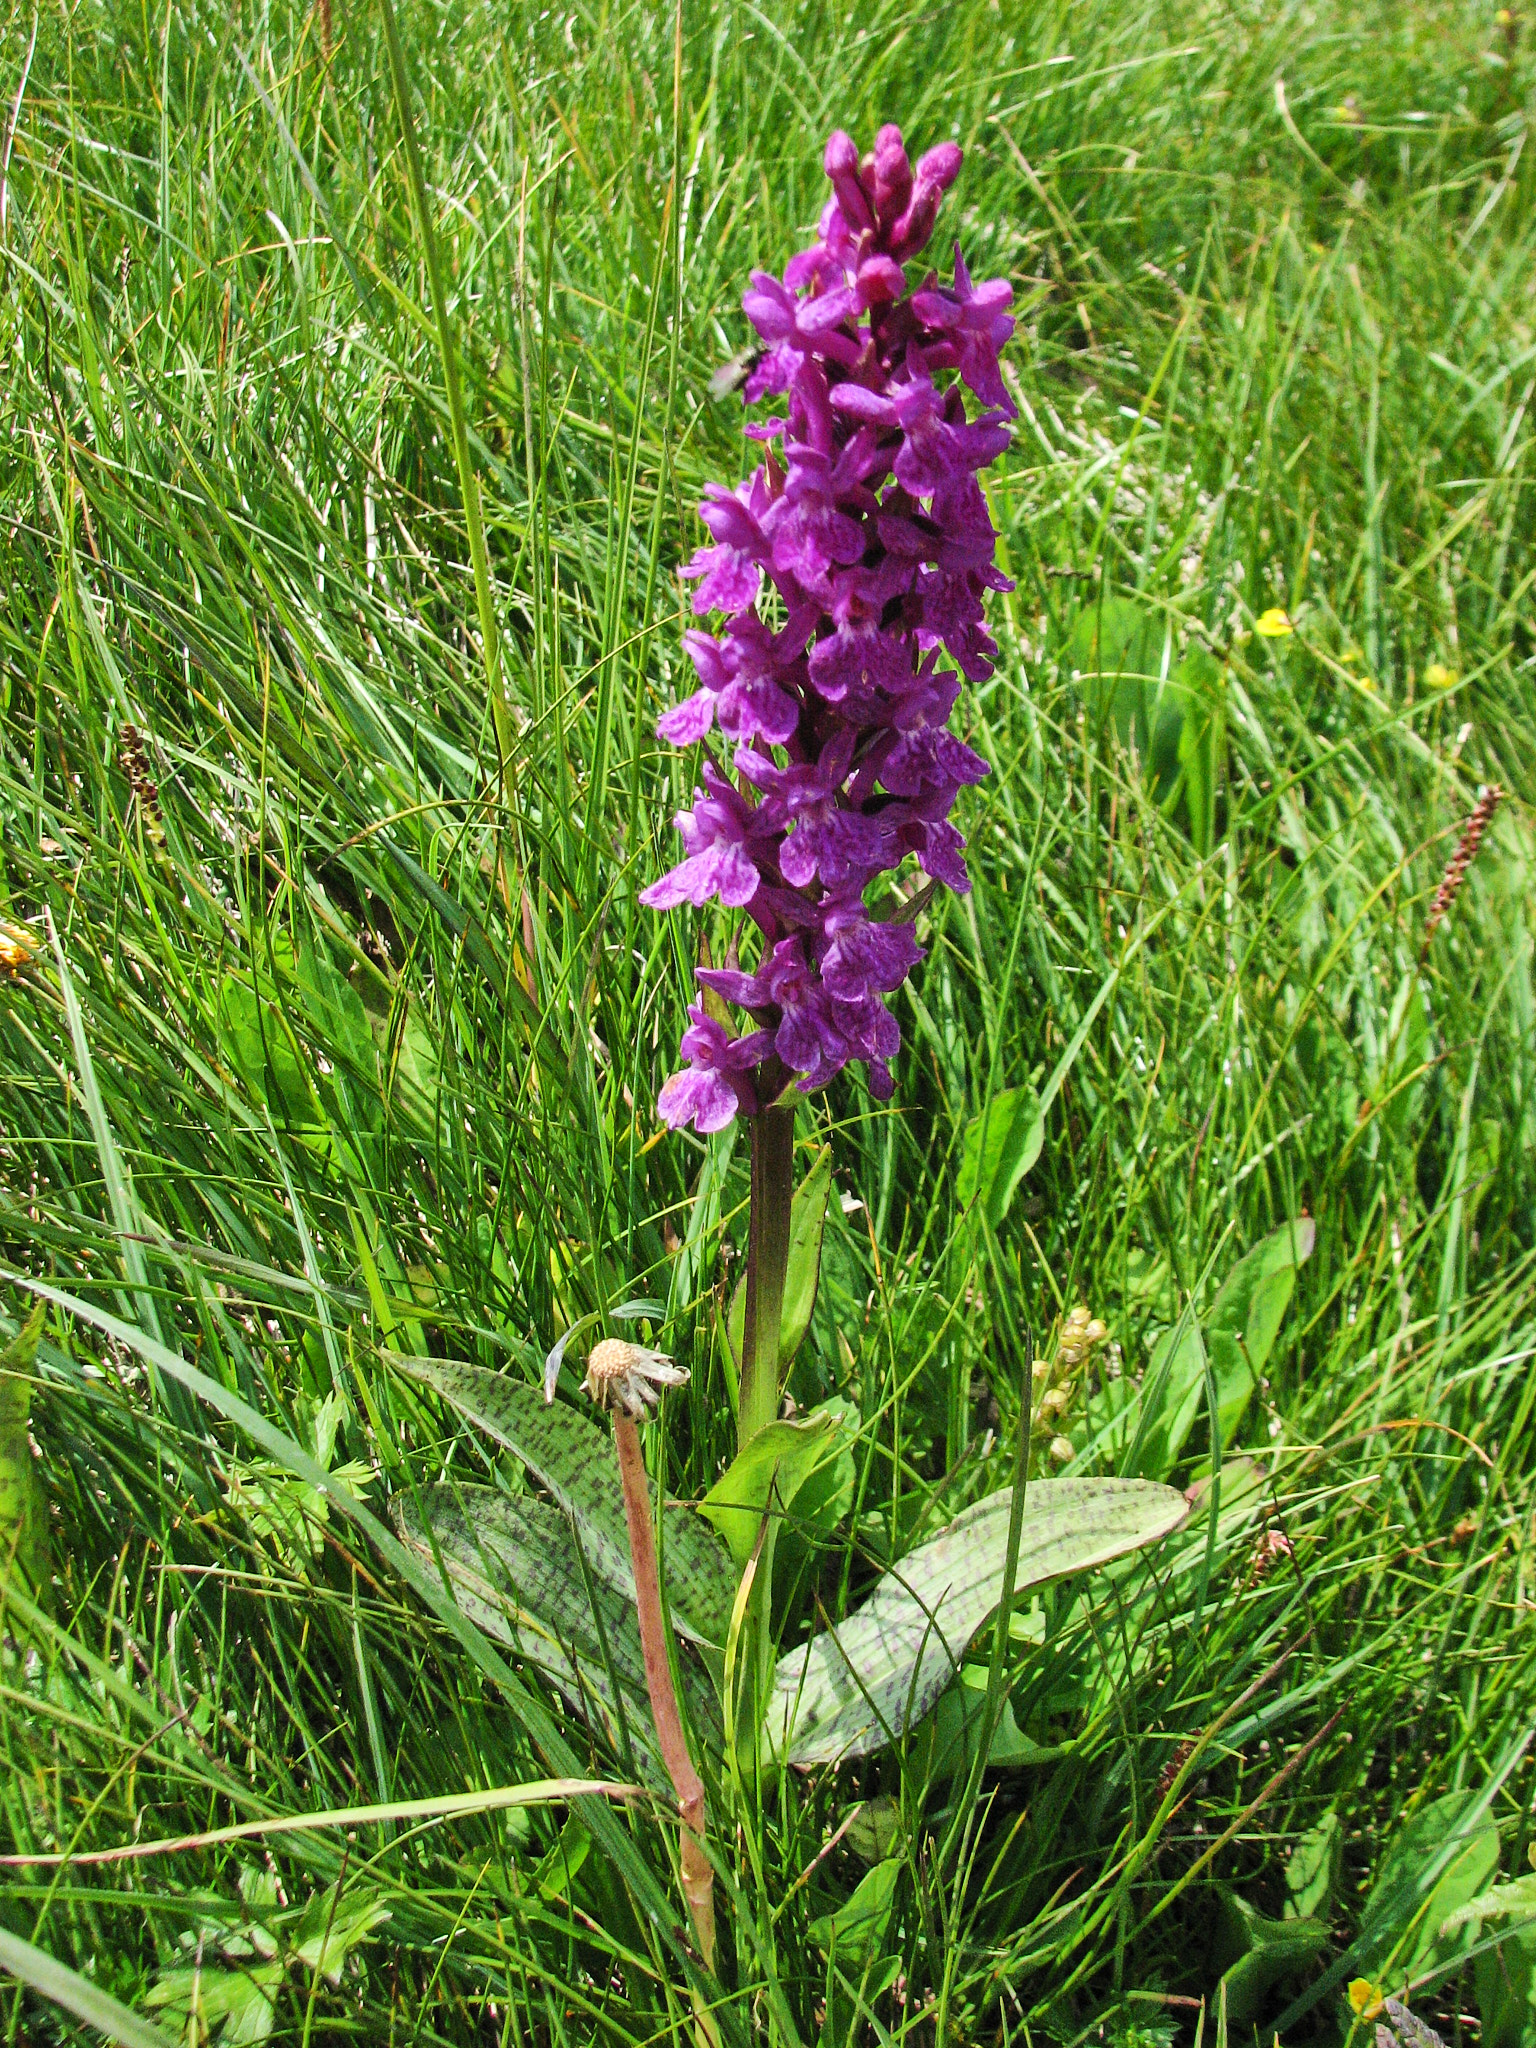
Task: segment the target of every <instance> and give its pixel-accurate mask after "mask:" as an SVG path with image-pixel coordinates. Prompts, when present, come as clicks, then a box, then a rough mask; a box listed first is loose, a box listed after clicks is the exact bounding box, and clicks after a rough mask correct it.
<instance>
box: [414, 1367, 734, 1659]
mask: <svg viewBox="0 0 1536 2048" xmlns="http://www.w3.org/2000/svg"><path fill="white" fill-rule="evenodd" d="M393 1363H395V1364H396V1365H399V1366H400V1367H401V1368H402V1369H403V1370H404V1371H406V1372H408V1373H410V1375H411V1377H412V1378H413V1379H418V1380H421V1381H422V1382H423V1383H424V1384H425V1385H427V1386H429V1387H432V1388H434V1389H435V1390H436V1392H438V1393H439V1394H441V1395H442V1397H443V1399H444V1400H445V1401H451V1402H452V1404H453V1406H454V1407H455V1408H457V1409H458V1410H459V1412H460V1414H461V1415H465V1416H467V1417H468V1418H469V1420H470V1421H471V1422H473V1423H474V1424H475V1425H476V1426H477V1427H478V1428H480V1429H483V1430H484V1431H485V1433H486V1435H487V1436H490V1437H494V1438H495V1440H496V1442H497V1443H499V1444H503V1445H505V1447H506V1448H507V1449H508V1450H509V1451H510V1452H511V1453H512V1455H513V1456H514V1457H515V1458H518V1459H520V1460H521V1462H522V1463H523V1465H524V1466H525V1467H526V1468H527V1470H528V1472H529V1473H530V1474H531V1476H532V1477H533V1478H534V1479H535V1480H536V1481H537V1482H538V1484H539V1485H540V1486H542V1487H543V1489H544V1491H545V1492H546V1493H548V1494H550V1495H551V1496H552V1497H553V1498H554V1499H555V1500H556V1501H558V1502H559V1504H560V1506H561V1507H563V1508H564V1509H565V1511H566V1513H567V1514H568V1515H569V1516H570V1517H571V1519H572V1520H573V1521H574V1522H575V1524H576V1527H577V1529H578V1530H579V1531H580V1533H581V1547H582V1550H583V1552H584V1553H585V1555H586V1559H587V1563H588V1566H589V1567H590V1569H591V1570H592V1571H593V1573H595V1574H596V1576H597V1577H598V1578H600V1579H603V1580H605V1581H606V1582H607V1584H608V1585H610V1586H612V1587H614V1588H615V1590H616V1591H618V1592H620V1593H622V1594H623V1595H624V1597H625V1598H626V1600H628V1601H629V1602H630V1603H631V1604H633V1602H634V1597H635V1580H634V1573H633V1571H632V1570H631V1568H630V1561H629V1532H628V1530H627V1528H626V1526H625V1522H624V1496H623V1493H622V1492H621V1490H620V1487H619V1475H618V1467H617V1464H616V1463H615V1459H614V1450H613V1441H612V1438H611V1437H610V1436H609V1434H608V1432H607V1430H605V1429H602V1428H600V1427H599V1426H598V1425H597V1424H596V1423H595V1422H588V1421H587V1420H586V1418H585V1417H584V1416H582V1415H578V1414H577V1412H576V1410H575V1409H574V1408H570V1407H567V1406H566V1405H565V1404H564V1403H562V1402H558V1401H557V1402H555V1403H554V1404H553V1405H548V1404H546V1402H545V1400H544V1397H543V1395H542V1394H541V1393H540V1392H539V1390H538V1389H537V1388H536V1387H530V1386H529V1385H527V1384H526V1382H524V1381H522V1380H515V1379H511V1378H509V1377H508V1376H507V1375H506V1374H504V1373H498V1372H488V1371H487V1370H486V1369H485V1367H484V1366H479V1365H459V1364H449V1363H444V1362H443V1361H441V1360H439V1359H435V1358H397V1359H395V1360H394V1361H393ZM659 1536H660V1543H659V1548H660V1550H661V1558H662V1570H663V1573H664V1575H665V1579H666V1588H667V1601H668V1605H669V1606H670V1608H671V1613H672V1622H673V1625H674V1627H675V1628H676V1629H677V1631H678V1633H679V1634H680V1635H684V1636H687V1637H689V1638H690V1639H691V1640H693V1641H694V1642H700V1643H714V1644H717V1645H718V1644H721V1643H723V1642H724V1641H725V1638H726V1634H727V1632H728V1631H729V1628H730V1622H731V1602H732V1601H733V1600H734V1598H735V1596H736V1574H735V1572H734V1571H733V1570H732V1568H731V1560H730V1557H729V1555H728V1554H727V1552H726V1549H725V1546H724V1545H723V1544H722V1543H721V1541H720V1538H719V1537H718V1536H717V1535H716V1534H715V1532H714V1530H713V1529H711V1528H710V1526H709V1524H708V1523H707V1522H705V1521H704V1520H703V1518H702V1517H701V1516H699V1515H698V1514H696V1513H695V1511H694V1510H693V1509H692V1508H689V1507H682V1506H680V1505H679V1504H678V1503H677V1502H675V1501H668V1503H667V1507H666V1512H665V1514H664V1515H663V1516H662V1526H661V1530H660V1532H659Z"/></svg>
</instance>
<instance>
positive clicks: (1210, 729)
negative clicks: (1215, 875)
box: [1169, 646, 1226, 854]
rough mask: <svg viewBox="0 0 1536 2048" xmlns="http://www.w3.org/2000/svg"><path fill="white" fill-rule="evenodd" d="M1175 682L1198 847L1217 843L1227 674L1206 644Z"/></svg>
mask: <svg viewBox="0 0 1536 2048" xmlns="http://www.w3.org/2000/svg"><path fill="white" fill-rule="evenodd" d="M1169 682H1170V684H1171V685H1172V687H1173V689H1174V690H1175V691H1176V692H1177V693H1178V695H1179V698H1180V709H1181V712H1182V717H1181V719H1180V724H1179V737H1178V763H1179V768H1180V770H1181V771H1182V773H1183V777H1184V806H1185V809H1186V810H1187V812H1188V814H1189V836H1190V838H1191V839H1192V840H1193V841H1194V846H1195V851H1196V852H1197V853H1200V854H1208V853H1209V852H1210V851H1211V848H1212V847H1213V846H1214V845H1215V843H1216V790H1217V784H1218V781H1219V779H1220V774H1221V761H1222V755H1223V751H1224V746H1225V739H1226V717H1225V713H1226V678H1225V676H1224V674H1223V672H1222V670H1221V669H1220V668H1219V667H1218V665H1217V663H1216V661H1215V658H1214V657H1213V656H1212V655H1210V654H1208V653H1207V652H1206V650H1205V649H1204V648H1203V647H1198V646H1197V647H1191V648H1190V649H1189V651H1188V653H1187V654H1186V655H1185V656H1184V658H1183V660H1182V661H1180V663H1179V664H1178V666H1177V667H1176V668H1175V669H1174V671H1173V674H1172V676H1171V677H1170V678H1169Z"/></svg>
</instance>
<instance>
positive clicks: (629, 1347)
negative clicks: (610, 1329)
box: [581, 1337, 689, 1422]
mask: <svg viewBox="0 0 1536 2048" xmlns="http://www.w3.org/2000/svg"><path fill="white" fill-rule="evenodd" d="M688 1378H689V1375H688V1372H687V1369H686V1368H685V1367H683V1366H680V1365H674V1364H673V1363H672V1361H671V1359H670V1358H668V1357H667V1355H666V1353H665V1352H662V1351H647V1350H646V1349H645V1348H644V1346H643V1345H640V1344H626V1343H625V1341H624V1339H623V1338H622V1337H605V1338H604V1339H603V1341H602V1343H601V1344H594V1345H593V1347H592V1353H591V1356H590V1357H589V1358H588V1360H587V1375H586V1378H585V1379H584V1380H583V1381H582V1383H581V1384H582V1387H583V1389H584V1391H585V1392H586V1393H588V1394H590V1395H591V1397H592V1399H593V1400H594V1401H595V1402H596V1403H597V1405H598V1407H599V1408H617V1409H618V1410H619V1411H620V1413H621V1414H624V1415H627V1416H629V1417H630V1418H631V1420H632V1421H635V1422H643V1421H644V1420H645V1417H646V1414H647V1412H648V1411H649V1410H650V1409H652V1408H654V1407H655V1406H656V1402H657V1400H658V1398H659V1397H658V1395H657V1392H656V1389H657V1388H658V1387H685V1386H686V1385H687V1384H688Z"/></svg>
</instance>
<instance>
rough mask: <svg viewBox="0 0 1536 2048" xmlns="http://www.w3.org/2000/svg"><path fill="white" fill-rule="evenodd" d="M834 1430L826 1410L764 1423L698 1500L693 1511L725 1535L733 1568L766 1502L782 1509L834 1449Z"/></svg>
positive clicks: (743, 1556)
mask: <svg viewBox="0 0 1536 2048" xmlns="http://www.w3.org/2000/svg"><path fill="white" fill-rule="evenodd" d="M837 1434H838V1432H837V1429H836V1425H835V1420H834V1417H833V1416H832V1414H831V1412H830V1411H829V1410H826V1409H823V1410H821V1411H820V1412H818V1413H814V1414H811V1415H805V1416H801V1417H799V1418H798V1419H797V1420H795V1421H793V1422H770V1423H768V1424H767V1425H766V1426H765V1427H764V1428H762V1429H760V1430H759V1431H758V1432H757V1434H756V1436H754V1437H753V1438H752V1440H751V1442H750V1443H748V1444H745V1445H744V1446H743V1447H742V1449H741V1450H739V1451H738V1452H737V1453H736V1456H735V1457H734V1458H733V1459H732V1460H731V1463H730V1466H729V1468H728V1469H727V1470H726V1471H725V1472H723V1473H722V1474H721V1475H720V1477H719V1478H718V1479H717V1480H716V1481H715V1483H714V1485H713V1486H712V1487H711V1488H710V1489H709V1491H708V1493H706V1494H705V1496H704V1498H703V1500H701V1501H700V1502H699V1513H700V1514H701V1515H703V1516H704V1517H705V1519H706V1520H707V1521H709V1522H711V1523H713V1525H714V1527H715V1528H716V1529H718V1530H719V1532H720V1534H721V1535H722V1536H723V1537H724V1538H725V1541H726V1543H727V1544H728V1545H729V1546H730V1552H731V1555H732V1557H733V1558H734V1559H735V1560H736V1568H737V1570H738V1571H743V1570H745V1568H746V1565H747V1562H748V1560H749V1559H750V1557H751V1555H752V1550H753V1546H754V1545H755V1544H756V1542H757V1532H758V1529H759V1527H760V1526H761V1523H762V1519H763V1516H764V1515H765V1514H766V1513H767V1511H768V1507H769V1503H770V1501H772V1503H773V1506H774V1509H775V1511H776V1512H777V1513H780V1514H782V1513H783V1512H784V1511H785V1510H786V1509H787V1508H788V1506H789V1504H790V1502H791V1501H792V1500H793V1499H794V1497H795V1495H796V1494H797V1493H798V1492H799V1490H800V1487H801V1486H802V1484H803V1483H804V1482H805V1480H806V1479H808V1478H809V1477H810V1475H811V1473H812V1472H813V1471H814V1470H815V1468H816V1466H817V1465H818V1464H820V1462H821V1461H822V1459H823V1458H827V1457H831V1456H832V1455H833V1454H834V1452H835V1451H836V1448H837Z"/></svg>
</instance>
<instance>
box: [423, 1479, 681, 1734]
mask: <svg viewBox="0 0 1536 2048" xmlns="http://www.w3.org/2000/svg"><path fill="white" fill-rule="evenodd" d="M391 1509H392V1513H393V1515H394V1521H395V1526H396V1529H397V1530H398V1532H399V1535H400V1540H401V1541H402V1542H403V1543H404V1544H406V1545H407V1546H408V1548H410V1549H411V1550H413V1551H414V1552H415V1553H416V1555H417V1556H418V1557H420V1558H421V1559H422V1560H423V1562H424V1563H426V1564H427V1565H429V1566H430V1568H431V1569H432V1570H434V1571H436V1570H437V1569H438V1565H437V1560H438V1558H439V1557H441V1559H442V1563H443V1566H444V1567H446V1569H447V1573H448V1577H449V1580H450V1582H451V1584H452V1586H453V1590H454V1595H455V1597H456V1599H457V1600H458V1603H459V1605H460V1607H461V1608H462V1609H463V1611H464V1612H465V1613H466V1614H467V1615H468V1616H469V1618H470V1619H471V1620H472V1621H473V1622H474V1623H475V1624H476V1626H477V1627H479V1628H482V1629H484V1630H485V1632H486V1634H487V1635H489V1636H493V1637H494V1638H495V1639H496V1640H497V1641H498V1642H502V1643H506V1644H507V1645H508V1646H509V1647H510V1648H511V1649H513V1650H515V1651H516V1652H517V1653H518V1655H519V1656H521V1657H524V1658H526V1659H527V1661H528V1662H529V1663H530V1664H536V1665H537V1666H538V1667H539V1669H540V1670H542V1671H544V1672H545V1673H546V1674H547V1675H548V1677H549V1679H550V1680H551V1682H552V1683H553V1684H554V1685H555V1687H556V1688H557V1689H558V1690H559V1691H560V1692H561V1693H563V1694H564V1695H565V1697H566V1699H567V1700H568V1701H569V1702H570V1703H571V1705H572V1706H573V1707H575V1708H577V1709H578V1710H579V1711H582V1712H591V1711H592V1709H593V1708H594V1706H596V1707H597V1708H598V1709H599V1710H600V1714H601V1718H602V1719H603V1720H604V1722H605V1723H606V1728H605V1733H606V1735H607V1737H608V1740H609V1741H610V1743H613V1742H616V1741H617V1738H618V1728H617V1720H618V1708H619V1706H620V1704H621V1703H622V1707H623V1711H624V1714H625V1717H626V1719H627V1721H628V1724H629V1733H630V1738H631V1740H632V1741H634V1742H636V1743H638V1744H641V1745H642V1746H644V1745H645V1744H646V1743H647V1742H648V1740H649V1738H650V1737H651V1734H652V1724H651V1717H650V1712H649V1708H648V1705H647V1700H646V1685H645V1653H644V1650H643V1648H642V1646H641V1642H640V1624H639V1621H638V1619H637V1617H636V1614H635V1607H634V1602H633V1600H632V1599H627V1598H626V1597H625V1596H624V1595H623V1594H622V1593H620V1592H618V1591H617V1590H615V1588H613V1587H612V1586H610V1585H608V1584H607V1583H606V1582H604V1581H603V1580H601V1579H599V1578H598V1577H597V1576H596V1575H595V1574H594V1573H593V1572H592V1571H591V1570H590V1568H588V1569H585V1570H584V1569H583V1559H582V1556H581V1553H580V1551H579V1549H578V1547H577V1541H576V1533H575V1531H574V1529H573V1528H572V1526H571V1524H570V1522H569V1521H568V1520H567V1519H566V1517H565V1516H564V1515H563V1514H561V1512H560V1511H559V1509H558V1508H552V1507H549V1506H548V1505H547V1504H546V1503H544V1502H543V1501H537V1500H530V1499H522V1500H512V1499H510V1498H509V1497H508V1496H507V1495H506V1494H504V1493H498V1492H497V1491H496V1490H495V1489H494V1488H492V1487H487V1486H460V1487H454V1486H434V1487H432V1488H430V1489H428V1490H427V1491H426V1492H425V1493H424V1494H423V1495H422V1497H421V1500H420V1503H419V1504H418V1502H417V1501H415V1500H412V1499H410V1498H409V1497H408V1496H406V1495H404V1494H397V1495H396V1496H395V1499H394V1501H393V1502H392V1503H391ZM678 1662H679V1668H680V1671H681V1674H682V1680H683V1694H684V1698H685V1700H686V1702H687V1706H688V1711H689V1714H690V1717H691V1718H692V1721H693V1724H694V1726H695V1728H696V1729H698V1730H699V1731H700V1733H701V1734H702V1735H703V1736H704V1737H705V1738H706V1739H707V1740H708V1741H709V1742H710V1743H711V1745H712V1746H713V1747H715V1748H717V1749H718V1747H719V1746H720V1742H721V1735H720V1716H719V1709H718V1707H717V1706H716V1704H715V1701H714V1696H713V1693H712V1692H711V1690H710V1687H709V1685H708V1684H707V1682H706V1680H705V1678H704V1676H703V1674H702V1673H701V1672H700V1670H699V1669H698V1666H697V1664H696V1663H695V1661H694V1659H693V1656H692V1654H691V1653H689V1652H688V1651H686V1650H682V1649H680V1651H679V1659H678Z"/></svg>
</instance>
